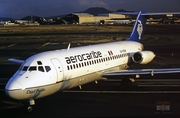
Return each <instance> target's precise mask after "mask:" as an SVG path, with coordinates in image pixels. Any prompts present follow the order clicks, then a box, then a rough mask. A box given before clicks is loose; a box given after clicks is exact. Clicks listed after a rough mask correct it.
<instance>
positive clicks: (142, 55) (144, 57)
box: [132, 51, 155, 64]
mask: <svg viewBox="0 0 180 118" xmlns="http://www.w3.org/2000/svg"><path fill="white" fill-rule="evenodd" d="M154 57H155V54H154V53H153V52H152V51H141V52H136V53H134V54H133V56H132V61H133V62H134V63H139V64H147V63H149V62H151V61H152V60H153V59H154Z"/></svg>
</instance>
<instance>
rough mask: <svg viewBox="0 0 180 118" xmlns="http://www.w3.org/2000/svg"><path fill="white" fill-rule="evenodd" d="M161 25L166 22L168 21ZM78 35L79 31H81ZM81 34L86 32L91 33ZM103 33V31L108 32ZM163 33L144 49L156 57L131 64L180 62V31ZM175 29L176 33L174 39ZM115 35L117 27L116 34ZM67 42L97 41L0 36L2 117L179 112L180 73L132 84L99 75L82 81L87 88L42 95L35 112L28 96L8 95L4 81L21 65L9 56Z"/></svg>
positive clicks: (172, 64)
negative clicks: (21, 98) (91, 80)
mask: <svg viewBox="0 0 180 118" xmlns="http://www.w3.org/2000/svg"><path fill="white" fill-rule="evenodd" d="M158 27H159V28H163V26H162V27H161V26H158ZM168 33H169V34H168ZM92 34H93V33H92ZM110 34H111V33H110ZM147 34H148V37H146V40H147V39H148V38H152V37H154V36H155V37H156V36H160V35H163V33H162V32H160V33H159V34H158V32H157V31H151V32H147ZM51 35H52V34H51ZM66 35H68V34H66ZM74 35H75V36H79V34H74ZM80 35H82V36H83V37H87V34H84V35H83V34H80ZM98 35H103V33H100V34H98ZM145 35H146V34H145ZM164 35H165V36H168V38H165V39H163V37H161V36H160V38H159V39H158V40H157V39H156V38H153V39H151V40H152V41H146V42H144V44H145V50H152V51H153V52H155V54H156V57H155V59H154V60H153V61H152V62H151V63H150V64H148V65H135V66H133V67H131V68H132V69H134V68H169V67H180V52H179V50H180V46H179V45H180V41H179V40H178V36H179V32H178V31H176V33H174V32H173V31H171V32H169V30H168V29H167V30H164ZM174 35H176V38H175V39H174V38H173V39H172V38H171V37H173V36H174ZM75 36H74V37H75ZM113 36H114V33H112V36H111V37H113ZM116 36H117V35H116ZM125 36H126V35H125ZM125 36H124V37H125ZM94 37H95V36H94ZM12 38H13V36H12ZM81 38H82V37H81ZM179 38H180V36H179ZM86 40H87V39H86ZM163 40H165V41H163ZM156 41H157V42H156ZM68 43H71V46H72V47H74V46H81V45H89V44H94V43H96V42H88V43H84V42H82V40H80V41H79V40H77V41H74V40H73V39H72V40H65V39H64V38H63V39H61V38H60V39H59V40H57V39H49V40H46V39H44V40H43V39H41V40H32V39H26V40H15V41H13V40H12V39H11V40H10V41H7V40H6V41H4V40H0V56H1V57H0V70H1V73H0V83H1V84H0V116H1V117H2V118H5V117H17V118H20V117H22V118H25V117H27V118H28V117H30V118H36V117H122V116H124V117H132V116H135V117H137V116H153V117H172V116H174V117H178V116H180V112H179V111H180V110H179V109H180V101H179V98H180V76H179V74H163V75H155V76H154V77H151V76H142V77H141V79H139V80H136V81H135V82H134V83H132V84H131V86H130V87H128V88H126V87H125V88H124V87H122V85H121V83H120V81H121V78H118V79H117V77H115V78H113V79H110V80H109V81H99V82H98V84H97V85H96V84H95V83H89V84H86V85H84V86H82V88H83V89H82V90H80V89H79V88H78V87H77V88H73V89H70V90H66V91H63V92H58V93H56V94H54V95H51V96H48V97H45V98H41V99H37V100H36V101H35V102H36V105H35V106H34V109H33V112H32V113H27V112H26V105H25V103H24V102H19V101H16V100H12V99H10V98H8V97H7V96H6V95H5V93H4V91H3V88H4V85H5V83H6V82H7V80H8V78H10V77H11V76H12V75H13V73H14V72H15V71H16V70H17V69H18V68H19V65H18V64H13V63H10V62H8V61H7V59H8V58H17V59H26V58H28V57H29V56H31V55H33V54H36V53H39V52H42V51H47V50H56V49H62V48H67V46H68ZM117 80H118V81H117Z"/></svg>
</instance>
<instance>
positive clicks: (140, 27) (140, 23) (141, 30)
mask: <svg viewBox="0 0 180 118" xmlns="http://www.w3.org/2000/svg"><path fill="white" fill-rule="evenodd" d="M137 32H138V35H139V40H140V39H141V35H142V32H143V25H142V22H141V20H138V27H137Z"/></svg>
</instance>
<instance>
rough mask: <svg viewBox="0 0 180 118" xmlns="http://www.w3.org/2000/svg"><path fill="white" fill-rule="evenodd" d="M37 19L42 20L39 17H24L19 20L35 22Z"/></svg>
mask: <svg viewBox="0 0 180 118" xmlns="http://www.w3.org/2000/svg"><path fill="white" fill-rule="evenodd" d="M38 18H42V17H40V16H26V17H24V18H22V19H21V20H29V21H30V20H33V21H34V20H36V19H38Z"/></svg>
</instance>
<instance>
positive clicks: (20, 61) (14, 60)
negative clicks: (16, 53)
mask: <svg viewBox="0 0 180 118" xmlns="http://www.w3.org/2000/svg"><path fill="white" fill-rule="evenodd" d="M8 61H10V62H14V63H18V64H23V63H24V62H25V61H24V60H19V59H13V58H11V59H8Z"/></svg>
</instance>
